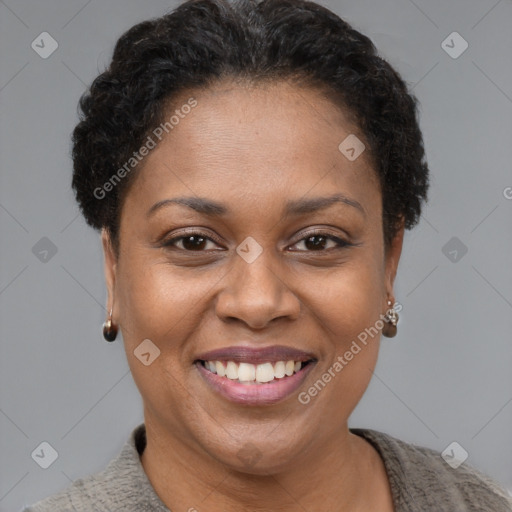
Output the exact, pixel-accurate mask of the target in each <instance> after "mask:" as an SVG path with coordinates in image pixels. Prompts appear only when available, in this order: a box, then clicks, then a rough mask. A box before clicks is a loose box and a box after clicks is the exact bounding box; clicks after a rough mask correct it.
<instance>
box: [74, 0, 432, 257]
mask: <svg viewBox="0 0 512 512" xmlns="http://www.w3.org/2000/svg"><path fill="white" fill-rule="evenodd" d="M224 78H232V79H243V80H247V81H249V82H250V83H254V84H256V83H258V82H261V81H279V80H291V79H293V80H295V81H301V82H302V83H306V84H310V85H312V86H316V87H320V88H323V89H324V90H326V91H328V93H329V96H330V97H332V98H333V101H336V102H337V104H338V106H339V107H340V108H343V109H344V111H345V112H346V113H347V114H348V115H349V116H350V119H353V120H354V121H355V122H356V123H357V126H358V127H359V128H360V130H361V133H362V134H363V140H364V143H365V145H366V146H367V148H368V149H369V154H370V155H372V162H373V167H374V170H375V172H376V174H377V176H378V181H379V183H380V186H381V192H382V211H383V233H384V241H385V246H386V248H387V247H389V245H390V243H391V241H392V239H393V238H394V236H395V235H396V233H397V231H398V229H399V228H400V226H401V224H402V222H403V223H404V225H405V228H406V229H411V228H412V227H414V226H415V225H416V224H417V223H418V221H419V217H420V215H421V209H422V201H426V200H427V191H428V187H429V176H428V175H429V170H428V165H427V163H426V159H425V151H424V146H423V138H422V134H421V131H420V128H419V122H418V118H417V114H418V100H417V99H416V97H415V96H414V95H413V94H412V93H411V92H410V91H408V88H407V85H406V84H405V82H404V81H403V80H402V78H401V77H400V75H399V74H398V72H397V71H396V70H394V69H393V68H392V67H391V66H390V64H389V63H388V62H386V61H385V60H384V59H383V58H381V57H379V56H378V54H377V50H376V48H375V46H374V44H373V43H372V41H371V40H370V39H369V38H368V37H367V36H365V35H363V34H361V33H360V32H358V31H356V30H355V29H353V28H352V27H351V26H350V25H349V24H348V23H347V22H345V21H344V20H342V19H340V18H339V17H338V16H337V15H335V14H334V13H332V12H331V11H329V10H328V9H326V8H324V7H322V6H320V5H318V4H316V3H314V2H310V1H305V0H234V1H233V2H230V1H228V0H189V1H187V2H184V3H182V4H181V5H179V6H178V7H177V8H176V9H175V10H174V11H172V12H170V13H169V14H166V15H164V16H162V17H160V18H157V19H152V20H148V21H144V22H142V23H139V24H137V25H135V26H133V27H132V28H131V29H129V30H128V31H127V32H125V33H124V34H123V35H122V36H121V37H120V39H119V40H118V42H117V44H116V46H115V49H114V54H113V58H112V62H111V64H110V66H109V67H108V69H107V70H106V71H105V72H103V73H102V74H100V75H99V76H98V77H97V78H96V79H95V80H94V82H93V83H92V85H91V87H90V90H89V91H87V92H86V93H85V94H84V95H83V96H82V98H81V100H80V105H79V106H80V109H81V119H80V122H79V123H78V125H77V126H76V128H75V130H74V132H73V164H74V173H73V182H72V186H73V189H74V191H75V195H76V199H77V201H78V204H79V206H80V209H81V211H82V213H83V215H84V217H85V219H86V221H87V223H88V224H89V225H91V226H92V227H94V228H96V229H101V228H106V229H107V231H108V232H109V234H110V237H111V239H112V240H113V242H114V246H115V248H116V249H117V248H118V241H119V238H118V234H119V233H118V231H119V220H120V212H121V207H122V202H123V197H124V196H125V193H126V191H127V190H128V188H129V184H130V183H131V181H132V179H133V175H134V172H135V171H134V172H132V173H130V174H129V175H128V177H127V178H126V179H118V180H117V181H116V182H113V181H112V178H113V177H116V176H114V175H115V173H116V172H119V169H120V168H121V167H122V166H123V164H125V163H126V162H127V161H129V159H130V158H131V157H132V156H133V153H134V152H135V151H137V150H138V149H139V148H140V147H141V145H142V144H143V141H145V140H146V137H147V136H148V134H150V133H151V131H152V130H153V129H154V128H155V127H156V126H158V125H159V124H160V123H161V120H162V119H163V117H162V116H163V114H164V113H165V111H166V110H167V108H168V106H169V104H170V103H172V101H173V98H175V97H176V96H177V95H178V93H182V92H186V91H187V89H193V88H198V89H205V88H208V87H209V86H212V85H214V84H215V83H216V82H218V81H220V80H222V79H224ZM340 142H341V141H340ZM125 169H126V166H125ZM125 174H126V172H125V173H123V174H122V175H123V176H124V175H125ZM119 176H120V175H119V174H118V175H117V178H119ZM109 183H110V185H109ZM106 184H107V185H106Z"/></svg>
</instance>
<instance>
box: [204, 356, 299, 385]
mask: <svg viewBox="0 0 512 512" xmlns="http://www.w3.org/2000/svg"><path fill="white" fill-rule="evenodd" d="M204 365H205V367H206V368H207V369H208V370H210V371H211V372H212V373H216V374H217V375H218V376H219V377H227V378H228V379H230V380H237V381H238V382H247V383H257V384H263V383H265V382H272V381H273V380H275V379H282V378H284V377H285V376H288V377H290V376H291V375H293V374H294V373H296V372H298V371H300V369H301V368H302V366H303V363H302V362H301V361H291V360H290V361H277V362H276V363H274V364H272V363H270V362H268V363H262V364H258V365H254V364H250V363H240V364H237V363H235V362H234V361H227V362H224V363H223V362H221V361H205V364H204Z"/></svg>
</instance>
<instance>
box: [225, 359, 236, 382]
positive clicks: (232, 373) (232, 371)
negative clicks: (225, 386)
mask: <svg viewBox="0 0 512 512" xmlns="http://www.w3.org/2000/svg"><path fill="white" fill-rule="evenodd" d="M226 377H227V378H228V379H231V380H237V379H238V367H237V366H236V363H234V362H233V361H229V362H228V364H227V365H226Z"/></svg>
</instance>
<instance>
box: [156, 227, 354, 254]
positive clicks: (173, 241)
mask: <svg viewBox="0 0 512 512" xmlns="http://www.w3.org/2000/svg"><path fill="white" fill-rule="evenodd" d="M209 243H210V244H212V245H213V247H210V248H208V244H209ZM302 243H303V244H304V247H305V248H306V250H305V251H304V250H303V249H299V250H298V251H299V252H324V251H328V250H331V249H342V248H344V247H348V246H351V245H352V244H350V243H348V242H346V241H345V240H342V239H341V238H339V237H337V236H334V235H331V234H330V233H326V232H323V231H318V232H312V233H308V235H307V236H306V237H305V238H302V239H301V240H300V241H299V242H297V243H296V244H294V245H292V246H291V247H296V246H298V245H300V244H302ZM215 245H217V242H215V241H214V240H212V239H211V238H210V237H209V236H207V235H205V234H204V233H201V232H190V233H188V234H187V235H185V236H177V237H174V238H170V239H169V240H167V241H165V242H164V243H163V244H162V247H173V248H177V249H180V250H182V251H188V252H191V251H192V252H204V251H206V250H212V249H213V250H215V247H214V246H215ZM293 250H296V249H292V251H293Z"/></svg>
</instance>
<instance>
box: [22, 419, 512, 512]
mask: <svg viewBox="0 0 512 512" xmlns="http://www.w3.org/2000/svg"><path fill="white" fill-rule="evenodd" d="M350 430H351V432H352V433H353V434H356V435H359V436H361V437H363V438H364V439H366V440H367V441H369V442H370V443H372V445H373V446H375V448H376V449H377V450H378V452H379V453H380V455H381V457H382V459H383V460H384V465H385V467H386V471H387V474H388V477H389V481H390V484H391V491H392V494H393V503H394V507H395V512H427V511H433V512H477V511H478V512H480V511H482V512H483V511H485V512H512V498H511V497H510V496H509V495H508V493H506V492H505V491H504V490H503V489H502V488H500V487H499V486H498V485H497V484H496V483H495V482H493V481H492V480H491V479H490V478H488V477H487V476H485V475H484V474H482V473H480V472H479V471H477V470H476V469H474V468H472V467H471V466H468V465H467V464H465V463H464V464H462V465H461V466H459V467H458V468H457V469H452V468H451V467H450V466H449V465H448V464H446V462H445V461H444V460H443V459H442V458H441V455H440V454H439V453H438V452H436V451H434V450H432V449H430V448H425V447H421V446H416V445H413V444H408V443H406V442H404V441H401V440H399V439H396V438H394V437H392V436H390V435H388V434H384V433H382V432H377V431H375V430H369V429H350ZM145 446H146V430H145V426H144V423H142V424H140V425H139V426H138V427H136V428H135V429H134V430H133V431H132V434H131V435H130V438H129V439H128V441H127V442H126V443H125V445H124V446H123V448H122V450H121V452H120V453H119V454H118V455H117V457H115V458H114V459H113V460H112V461H111V462H110V463H109V464H108V466H107V467H106V468H105V469H104V470H103V471H101V472H99V473H95V474H94V475H89V476H87V477H85V478H80V479H78V480H75V481H74V482H73V483H72V484H70V485H69V487H67V488H66V489H64V490H63V491H61V492H59V493H58V494H55V495H53V496H50V497H48V498H46V499H44V500H42V501H39V502H38V503H36V504H34V505H32V506H30V507H28V508H24V509H23V511H22V512H169V509H168V508H167V507H166V506H165V505H164V504H163V503H162V501H161V500H160V498H159V497H158V495H157V494H156V492H155V490H154V489H153V487H152V486H151V483H150V482H149V480H148V478H147V476H146V473H145V472H144V468H143V467H142V464H141V462H140V458H139V455H140V454H141V453H142V452H143V451H144V448H145ZM199 505H200V504H197V507H198V508H199Z"/></svg>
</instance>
